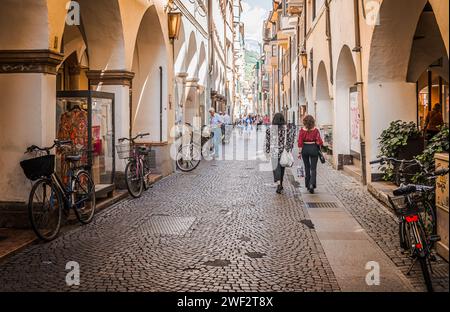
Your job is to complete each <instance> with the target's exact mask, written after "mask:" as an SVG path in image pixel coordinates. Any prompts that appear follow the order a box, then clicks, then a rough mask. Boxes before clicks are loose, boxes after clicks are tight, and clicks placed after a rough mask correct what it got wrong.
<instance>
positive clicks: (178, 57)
mask: <svg viewBox="0 0 450 312" xmlns="http://www.w3.org/2000/svg"><path fill="white" fill-rule="evenodd" d="M185 37H186V33H185V26H184V20H183V19H182V22H181V27H180V35H179V36H178V39H177V40H175V41H174V51H175V55H174V60H175V64H174V68H175V74H179V73H185V72H187V68H186V53H187V44H188V41H187V40H186V38H185Z"/></svg>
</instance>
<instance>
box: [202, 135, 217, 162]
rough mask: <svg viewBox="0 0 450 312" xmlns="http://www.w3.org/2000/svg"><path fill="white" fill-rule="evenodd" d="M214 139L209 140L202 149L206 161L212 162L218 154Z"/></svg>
mask: <svg viewBox="0 0 450 312" xmlns="http://www.w3.org/2000/svg"><path fill="white" fill-rule="evenodd" d="M213 140H214V139H210V140H208V141H207V142H206V143H205V144H204V145H203V147H202V155H203V158H205V160H208V161H210V160H212V159H213V158H214V156H215V154H216V148H215V146H214V141H213Z"/></svg>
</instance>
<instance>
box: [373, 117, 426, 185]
mask: <svg viewBox="0 0 450 312" xmlns="http://www.w3.org/2000/svg"><path fill="white" fill-rule="evenodd" d="M378 141H379V142H380V155H378V157H381V156H385V157H393V158H397V159H413V158H414V157H415V156H417V155H419V154H420V153H421V152H422V151H423V148H424V146H423V144H424V143H423V142H424V141H423V137H422V136H421V133H420V131H419V129H418V128H417V126H416V124H415V123H414V122H404V121H401V120H396V121H393V122H391V124H390V125H389V127H388V128H387V129H386V130H384V131H383V132H382V133H381V136H380V137H379V138H378ZM416 169H417V168H409V170H408V171H411V172H410V173H411V176H412V175H413V173H414V171H415V170H416ZM380 170H381V171H382V172H383V173H384V175H383V179H384V180H385V181H395V182H396V183H397V184H398V183H399V181H398V180H399V179H398V177H397V176H396V172H397V168H396V165H391V164H385V165H382V166H381V167H380ZM406 175H408V172H406Z"/></svg>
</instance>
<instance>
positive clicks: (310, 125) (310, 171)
mask: <svg viewBox="0 0 450 312" xmlns="http://www.w3.org/2000/svg"><path fill="white" fill-rule="evenodd" d="M303 125H304V128H302V129H301V130H300V134H299V136H298V147H299V151H300V153H299V158H300V159H302V158H303V162H304V164H305V182H306V183H305V185H306V187H307V189H308V191H309V192H310V193H311V194H314V189H315V188H316V186H317V182H316V181H317V162H318V160H319V152H320V148H321V147H322V145H323V141H322V138H321V137H320V132H319V130H318V129H317V128H316V121H315V120H314V117H313V116H311V115H308V116H306V117H305V118H304V119H303Z"/></svg>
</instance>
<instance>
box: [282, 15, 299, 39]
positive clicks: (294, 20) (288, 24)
mask: <svg viewBox="0 0 450 312" xmlns="http://www.w3.org/2000/svg"><path fill="white" fill-rule="evenodd" d="M298 22H299V20H298V16H283V17H281V19H280V33H281V34H282V35H284V36H294V35H295V34H296V33H297V26H298ZM284 36H283V37H284Z"/></svg>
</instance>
